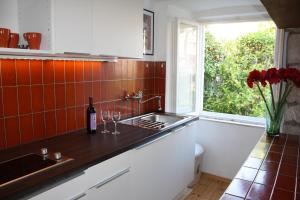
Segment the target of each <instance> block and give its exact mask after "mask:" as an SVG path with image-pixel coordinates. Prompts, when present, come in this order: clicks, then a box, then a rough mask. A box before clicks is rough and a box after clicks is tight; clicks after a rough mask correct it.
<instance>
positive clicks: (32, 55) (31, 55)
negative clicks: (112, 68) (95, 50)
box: [0, 48, 118, 62]
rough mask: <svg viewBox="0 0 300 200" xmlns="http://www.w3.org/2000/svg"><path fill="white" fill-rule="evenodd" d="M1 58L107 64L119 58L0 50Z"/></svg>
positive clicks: (8, 49)
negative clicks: (87, 61) (81, 61)
mask: <svg viewBox="0 0 300 200" xmlns="http://www.w3.org/2000/svg"><path fill="white" fill-rule="evenodd" d="M0 58H12V59H41V60H44V59H63V60H76V59H77V60H96V61H106V62H116V61H117V59H118V57H116V56H105V55H90V54H80V53H62V54H55V53H53V51H51V50H31V49H13V48H0Z"/></svg>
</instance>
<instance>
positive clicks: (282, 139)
mask: <svg viewBox="0 0 300 200" xmlns="http://www.w3.org/2000/svg"><path fill="white" fill-rule="evenodd" d="M285 142H286V137H284V136H280V137H278V138H274V140H273V144H277V145H284V144H285Z"/></svg>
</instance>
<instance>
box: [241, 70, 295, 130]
mask: <svg viewBox="0 0 300 200" xmlns="http://www.w3.org/2000/svg"><path fill="white" fill-rule="evenodd" d="M277 84H280V85H279V93H277V95H275V92H274V91H273V89H274V88H273V85H277ZM247 85H248V86H249V87H250V88H253V86H254V85H256V86H257V88H258V90H259V93H260V95H261V96H262V98H263V100H264V103H265V105H266V109H267V115H266V132H267V134H268V135H269V136H277V135H279V132H280V126H281V121H282V116H283V110H284V105H285V103H286V99H287V97H288V96H289V94H290V93H291V91H292V89H293V87H295V86H296V87H298V88H299V87H300V71H299V70H297V69H295V68H280V69H278V68H270V69H268V70H262V71H258V70H256V69H255V70H253V71H251V72H250V73H249V75H248V78H247ZM267 85H269V87H270V92H271V102H267V99H266V97H265V95H264V93H263V90H262V87H266V86H267ZM261 86H262V87H261ZM275 96H276V97H275Z"/></svg>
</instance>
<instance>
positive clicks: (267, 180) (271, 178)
mask: <svg viewBox="0 0 300 200" xmlns="http://www.w3.org/2000/svg"><path fill="white" fill-rule="evenodd" d="M275 178H276V172H267V171H263V170H259V171H258V174H257V176H256V178H255V181H254V182H256V183H260V184H264V185H269V186H272V185H274V182H275Z"/></svg>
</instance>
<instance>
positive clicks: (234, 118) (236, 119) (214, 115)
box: [193, 20, 283, 127]
mask: <svg viewBox="0 0 300 200" xmlns="http://www.w3.org/2000/svg"><path fill="white" fill-rule="evenodd" d="M258 21H266V20H258ZM245 22H251V21H245ZM226 23H234V22H226ZM203 25H204V24H203ZM203 34H205V30H204V33H203ZM282 34H283V32H282V30H280V29H278V28H276V35H275V49H274V65H275V66H280V61H281V59H282V58H281V57H280V56H282V54H281V52H282V51H283V49H282V48H281V47H282V38H283V37H282ZM204 41H205V38H204ZM200 45H201V44H200ZM201 46H202V48H203V49H204V52H203V55H201V56H202V57H203V60H204V57H205V42H203V43H202V45H201ZM204 62H205V61H204ZM204 65H205V64H204V63H203V66H201V67H202V71H203V75H202V78H201V82H202V85H203V87H202V90H201V109H200V112H198V113H193V114H197V115H199V116H200V117H201V118H206V119H213V120H220V121H223V122H228V123H241V124H244V125H250V126H257V127H262V126H263V127H264V126H265V123H266V121H265V118H264V117H251V116H244V115H237V114H227V113H220V112H210V111H204V110H203V98H204V71H205V66H204Z"/></svg>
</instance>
